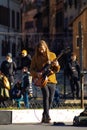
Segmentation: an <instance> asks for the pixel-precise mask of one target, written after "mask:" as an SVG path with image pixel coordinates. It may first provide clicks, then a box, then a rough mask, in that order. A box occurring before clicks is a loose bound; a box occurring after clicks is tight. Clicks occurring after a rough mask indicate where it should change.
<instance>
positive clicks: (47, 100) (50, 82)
mask: <svg viewBox="0 0 87 130" xmlns="http://www.w3.org/2000/svg"><path fill="white" fill-rule="evenodd" d="M55 58H56V55H55V53H53V52H51V51H50V50H49V48H48V46H47V44H46V42H45V41H44V40H41V41H40V42H39V44H38V45H37V47H36V50H35V55H34V56H33V57H32V61H31V66H30V72H31V74H32V77H33V81H35V82H37V81H38V82H39V81H40V80H41V79H42V81H43V79H44V78H43V77H44V76H43V73H42V72H43V71H45V66H46V65H47V64H50V63H51V61H53V60H54V59H55ZM43 68H44V69H43ZM42 70H43V71H42ZM59 70H60V65H59V63H58V61H57V60H55V61H54V62H53V63H52V66H51V68H50V69H48V71H49V74H47V75H46V77H45V79H44V81H46V82H47V84H45V85H44V86H43V82H42V81H41V84H39V87H41V91H42V95H43V114H42V120H41V122H42V123H49V122H50V121H51V118H50V115H49V110H50V108H51V105H52V102H53V98H54V93H55V89H56V84H57V79H56V75H55V73H56V72H59ZM47 73H48V72H47ZM34 79H36V80H34ZM37 79H38V80H37ZM35 84H36V83H35ZM37 84H38V83H37Z"/></svg>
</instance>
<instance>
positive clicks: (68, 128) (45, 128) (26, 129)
mask: <svg viewBox="0 0 87 130" xmlns="http://www.w3.org/2000/svg"><path fill="white" fill-rule="evenodd" d="M78 129H79V130H86V129H87V127H75V126H72V125H70V124H69V125H64V124H60V125H57V126H54V125H53V124H38V123H37V124H27V125H25V124H21V125H0V130H78Z"/></svg>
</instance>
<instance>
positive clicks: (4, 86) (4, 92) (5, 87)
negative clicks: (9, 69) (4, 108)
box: [0, 74, 10, 98]
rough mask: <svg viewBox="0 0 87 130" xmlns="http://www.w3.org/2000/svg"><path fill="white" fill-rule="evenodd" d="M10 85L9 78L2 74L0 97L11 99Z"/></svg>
mask: <svg viewBox="0 0 87 130" xmlns="http://www.w3.org/2000/svg"><path fill="white" fill-rule="evenodd" d="M9 90H10V83H9V81H8V78H7V77H6V76H4V75H3V74H0V97H3V98H9Z"/></svg>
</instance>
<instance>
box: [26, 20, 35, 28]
mask: <svg viewBox="0 0 87 130" xmlns="http://www.w3.org/2000/svg"><path fill="white" fill-rule="evenodd" d="M31 28H33V21H30V22H26V23H25V29H31Z"/></svg>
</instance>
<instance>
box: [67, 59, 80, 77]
mask: <svg viewBox="0 0 87 130" xmlns="http://www.w3.org/2000/svg"><path fill="white" fill-rule="evenodd" d="M68 76H71V77H72V78H74V77H76V78H78V79H80V65H79V63H78V61H72V60H70V61H69V63H68Z"/></svg>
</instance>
